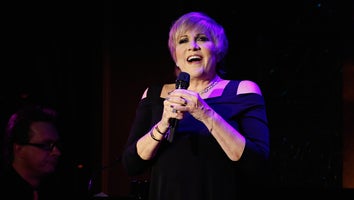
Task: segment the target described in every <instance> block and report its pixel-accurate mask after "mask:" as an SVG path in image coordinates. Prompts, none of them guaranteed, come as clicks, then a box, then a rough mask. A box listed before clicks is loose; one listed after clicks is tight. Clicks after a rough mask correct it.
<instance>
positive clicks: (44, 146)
mask: <svg viewBox="0 0 354 200" xmlns="http://www.w3.org/2000/svg"><path fill="white" fill-rule="evenodd" d="M22 145H29V146H34V147H37V148H40V149H42V150H44V151H53V149H54V147H57V148H58V149H61V145H60V144H59V143H58V142H53V143H30V142H29V143H24V144H22Z"/></svg>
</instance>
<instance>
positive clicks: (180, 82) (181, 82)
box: [176, 72, 190, 89]
mask: <svg viewBox="0 0 354 200" xmlns="http://www.w3.org/2000/svg"><path fill="white" fill-rule="evenodd" d="M189 80H190V75H189V74H188V73H187V72H180V73H179V75H178V78H177V80H176V89H187V88H188V87H189Z"/></svg>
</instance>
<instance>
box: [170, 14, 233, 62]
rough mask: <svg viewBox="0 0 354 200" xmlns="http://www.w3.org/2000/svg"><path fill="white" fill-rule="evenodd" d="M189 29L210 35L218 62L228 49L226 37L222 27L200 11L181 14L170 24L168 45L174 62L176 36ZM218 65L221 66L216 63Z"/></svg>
mask: <svg viewBox="0 0 354 200" xmlns="http://www.w3.org/2000/svg"><path fill="white" fill-rule="evenodd" d="M189 30H198V31H200V32H203V33H207V34H209V35H210V36H211V40H212V42H213V43H214V44H215V47H216V52H217V59H218V60H217V62H218V63H219V64H220V63H221V62H222V60H223V59H224V57H225V55H226V53H227V51H228V47H229V42H228V39H227V37H226V34H225V31H224V28H223V27H222V26H221V25H220V24H219V23H217V22H216V21H215V20H214V19H212V18H211V17H209V16H208V15H206V14H205V13H202V12H189V13H187V14H184V15H182V16H181V17H180V18H178V19H177V20H176V21H175V22H174V23H173V24H172V26H171V29H170V32H169V38H168V47H169V50H170V53H171V56H172V58H173V60H174V61H175V62H176V45H177V43H178V37H179V36H180V35H182V34H184V33H186V32H187V31H189ZM218 67H221V66H219V65H218Z"/></svg>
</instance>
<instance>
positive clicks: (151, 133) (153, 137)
mask: <svg viewBox="0 0 354 200" xmlns="http://www.w3.org/2000/svg"><path fill="white" fill-rule="evenodd" d="M153 130H154V129H151V131H150V136H151V138H152V139H154V140H155V141H157V142H160V141H161V140H158V139H157V138H156V137H155V136H154V133H153Z"/></svg>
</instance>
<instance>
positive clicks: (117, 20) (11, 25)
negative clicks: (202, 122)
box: [0, 0, 354, 198]
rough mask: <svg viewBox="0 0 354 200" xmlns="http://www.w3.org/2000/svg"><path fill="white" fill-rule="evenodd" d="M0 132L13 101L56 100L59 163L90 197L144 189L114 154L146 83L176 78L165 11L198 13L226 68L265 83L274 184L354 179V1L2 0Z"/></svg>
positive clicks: (338, 184) (323, 185)
mask: <svg viewBox="0 0 354 200" xmlns="http://www.w3.org/2000/svg"><path fill="white" fill-rule="evenodd" d="M2 10H3V12H2V13H3V23H2V47H3V51H2V52H3V53H2V56H3V59H2V62H1V65H2V66H1V69H0V87H1V90H0V91H1V93H0V125H1V129H0V133H1V136H2V135H3V132H4V129H5V126H6V122H7V120H8V118H9V116H10V114H11V113H13V112H14V111H15V110H16V109H17V108H19V107H20V106H21V105H24V104H28V103H40V104H44V105H49V106H52V107H54V108H56V109H57V110H58V111H59V113H60V116H61V122H62V126H61V135H62V137H63V141H64V147H65V150H64V154H63V161H64V162H63V164H62V166H61V171H62V173H63V175H65V176H67V178H68V184H70V185H72V187H74V188H75V189H76V190H78V191H80V192H83V193H88V194H90V195H94V194H98V193H104V194H106V195H108V196H111V197H122V198H123V197H131V196H134V197H135V196H143V195H144V193H145V192H146V191H145V190H146V187H147V184H148V175H147V174H143V175H142V176H141V177H128V176H127V174H126V173H125V171H124V170H123V168H122V166H121V164H120V154H121V153H122V149H123V146H124V144H125V140H126V139H127V136H128V133H129V129H130V123H131V122H132V120H133V117H134V115H135V108H136V106H137V104H138V102H139V100H140V97H141V95H142V93H143V91H144V90H145V88H146V87H147V86H149V85H150V84H152V83H163V82H174V80H175V77H174V76H173V69H174V63H173V61H172V59H171V58H170V54H169V51H168V48H167V39H168V31H169V27H170V25H171V24H172V22H173V20H175V19H177V18H178V17H179V16H180V15H182V14H184V13H186V12H189V11H203V12H206V13H207V14H209V15H210V16H211V17H213V18H214V19H216V20H217V21H218V22H219V23H220V24H222V25H223V26H224V28H225V30H226V33H227V35H228V38H229V42H230V50H229V54H228V55H227V57H226V66H227V69H228V71H229V75H228V76H229V78H232V79H250V80H254V81H256V82H257V83H258V84H259V85H260V87H261V88H262V92H263V94H264V97H265V99H266V105H267V111H268V118H269V126H270V130H271V152H272V153H271V167H272V168H271V169H272V179H271V180H269V184H270V185H272V186H273V187H274V188H307V189H312V188H313V189H353V188H354V170H353V168H354V167H353V166H354V156H353V152H354V135H353V134H354V133H353V132H354V126H353V123H352V121H353V117H354V114H353V113H354V112H353V111H354V92H353V91H354V90H353V86H354V80H353V79H354V76H353V75H354V62H353V58H354V56H353V55H354V51H353V46H354V42H353V41H354V40H353V35H354V16H353V1H350V0H344V1H335V0H297V1H281V2H278V1H273V2H272V1H259V2H257V1H251V2H249V1H247V2H246V1H236V2H229V1H226V0H218V1H211V0H204V1H203V0H189V1H186V0H181V1H175V2H173V1H172V2H170V1H161V2H159V1H157V2H155V1H142V2H137V1H133V2H124V3H121V1H108V0H104V1H90V2H88V1H85V2H76V1H65V0H64V1H30V2H28V1H25V2H21V3H20V2H12V3H11V2H10V3H9V2H8V3H5V4H4V5H3V6H2Z"/></svg>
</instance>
